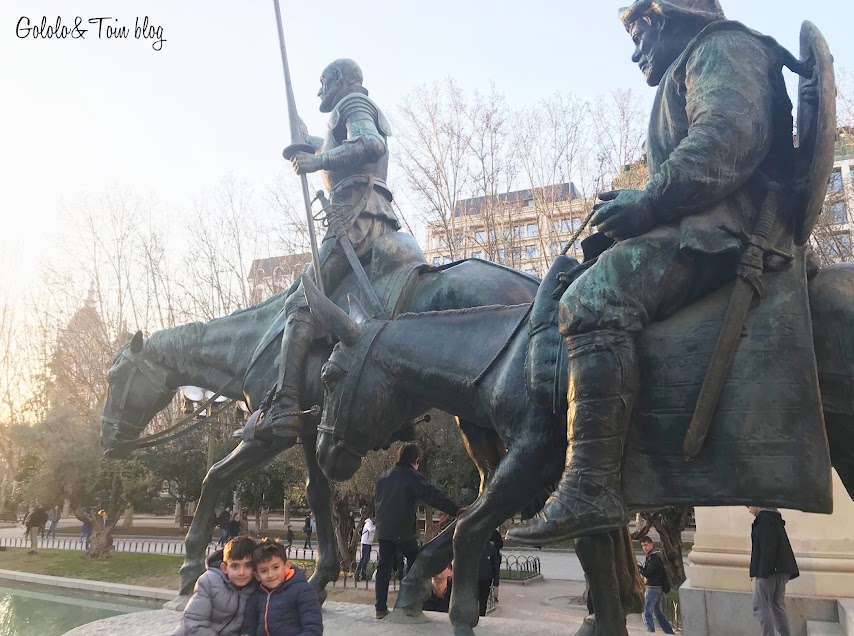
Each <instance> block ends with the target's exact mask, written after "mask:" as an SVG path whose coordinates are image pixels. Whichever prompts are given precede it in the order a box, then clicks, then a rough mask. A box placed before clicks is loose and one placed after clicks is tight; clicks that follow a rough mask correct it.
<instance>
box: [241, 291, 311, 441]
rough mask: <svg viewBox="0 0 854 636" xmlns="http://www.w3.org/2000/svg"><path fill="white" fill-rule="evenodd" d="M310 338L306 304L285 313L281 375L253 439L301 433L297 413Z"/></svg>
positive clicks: (299, 419)
mask: <svg viewBox="0 0 854 636" xmlns="http://www.w3.org/2000/svg"><path fill="white" fill-rule="evenodd" d="M313 340H314V319H313V318H312V315H311V312H310V311H309V309H308V308H305V307H300V308H299V309H297V310H296V311H294V313H293V314H292V315H290V316H288V320H287V322H286V323H285V331H284V333H282V351H281V355H280V356H279V364H280V365H284V375H283V376H282V382H281V386H280V387H279V390H278V391H277V392H276V394H275V395H274V396H273V401H272V404H271V405H270V407H269V408H268V409H267V413H265V414H264V416H263V419H261V420H260V421H259V422H258V424H257V427H256V428H255V430H254V431H253V433H254V435H253V437H255V438H256V439H261V440H264V439H265V438H266V439H269V436H270V432H272V434H273V435H277V436H279V437H297V436H298V435H301V434H302V427H303V420H302V416H301V415H298V413H299V412H300V411H302V409H301V408H300V401H301V398H302V389H303V379H304V376H305V362H306V359H307V358H308V352H309V350H310V349H311V343H312V341H313ZM280 372H281V370H280Z"/></svg>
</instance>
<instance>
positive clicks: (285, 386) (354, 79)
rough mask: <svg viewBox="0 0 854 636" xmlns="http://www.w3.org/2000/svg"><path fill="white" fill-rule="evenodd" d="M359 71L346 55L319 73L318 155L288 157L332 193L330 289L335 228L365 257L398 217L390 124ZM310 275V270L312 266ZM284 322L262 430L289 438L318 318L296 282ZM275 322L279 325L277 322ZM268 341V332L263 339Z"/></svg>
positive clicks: (338, 267) (295, 428) (344, 266)
mask: <svg viewBox="0 0 854 636" xmlns="http://www.w3.org/2000/svg"><path fill="white" fill-rule="evenodd" d="M362 81H363V77H362V70H361V69H360V68H359V66H358V65H357V64H356V63H355V62H354V61H353V60H349V59H339V60H335V61H334V62H332V63H331V64H329V66H327V67H326V68H325V69H324V70H323V73H322V74H321V76H320V90H319V92H318V94H317V95H318V97H320V112H323V113H330V115H329V123H328V127H327V130H326V135H325V136H324V137H323V138H320V137H311V136H308V135H305V136H304V138H305V142H306V143H308V144H309V145H311V146H313V147H314V148H315V154H310V153H307V152H297V153H296V154H295V155H294V156H293V158H292V163H293V167H294V170H295V171H296V172H297V174H305V173H311V172H317V171H321V172H322V175H323V182H324V185H325V186H326V189H327V190H328V192H329V194H330V201H331V204H330V206H329V207H328V208H327V210H326V213H327V219H326V220H327V223H328V224H329V231H328V232H327V234H326V236H325V237H324V239H323V242H322V243H321V245H320V249H319V261H320V270H321V271H320V275H321V277H322V281H323V286H324V289H325V290H326V293H327V294H330V293H332V292H333V291H334V290H335V288H336V287H337V286H338V285H339V284H340V282H341V280H342V279H343V278H344V277H345V276H346V275H347V274H348V273H349V272H350V270H351V265H350V263H349V262H348V260H347V258H346V256H345V253H344V250H343V249H342V247H341V244H340V242H339V241H338V240H337V239H336V237H335V233H334V231H333V228H334V227H336V225H337V227H338V229H339V230H343V231H345V232H346V236H347V238H349V241H350V243H351V244H352V246H353V249H354V251H355V253H356V255H357V256H358V257H359V258H363V257H365V256H366V255H368V254H369V253H370V251H371V246H372V245H373V242H374V240H376V239H377V238H378V237H380V236H382V235H383V234H387V233H389V232H395V231H397V230H398V229H399V228H400V223H399V222H398V220H397V218H396V217H395V215H394V211H393V210H392V206H391V200H392V194H391V190H390V189H389V187H388V185H387V184H386V178H387V175H388V145H387V143H386V141H387V139H388V137H389V136H390V135H391V127H390V126H389V123H388V121H387V120H386V118H385V116H384V115H383V113H382V111H381V110H380V109H379V107H378V106H377V105H376V104H375V103H374V101H373V100H372V99H371V98H370V97H368V91H367V90H366V89H365V88H364V87H363V86H362ZM311 275H312V276H313V275H314V274H313V268H312V270H311ZM285 316H286V322H285V328H284V335H283V337H282V350H281V355H280V359H279V364H280V365H283V368H282V369H281V372H282V373H281V383H280V386H279V387H278V391H277V392H276V394H275V396H274V397H273V403H272V406H271V407H270V408H269V410H268V412H267V414H266V416H265V417H264V419H263V421H262V422H261V425H260V427H259V428H260V429H261V430H262V431H264V430H266V431H268V432H269V430H270V429H272V432H273V433H274V434H275V435H279V436H284V437H292V436H296V435H299V433H300V432H301V431H302V421H301V417H300V416H299V415H295V414H294V413H298V412H299V411H300V410H301V409H300V406H299V403H300V394H301V392H302V378H303V376H304V372H303V367H304V365H305V361H306V357H307V356H308V351H309V348H310V346H311V342H312V340H313V339H314V337H315V323H314V320H313V318H312V315H311V312H310V311H309V309H308V305H307V303H306V300H305V293H304V292H303V290H302V286H300V287H299V288H298V289H296V291H295V292H294V293H292V294H291V295H290V296H289V297H288V300H287V301H286V303H285ZM273 328H274V329H275V328H280V327H278V326H277V325H274V326H273ZM263 341H266V338H265V339H264V340H263Z"/></svg>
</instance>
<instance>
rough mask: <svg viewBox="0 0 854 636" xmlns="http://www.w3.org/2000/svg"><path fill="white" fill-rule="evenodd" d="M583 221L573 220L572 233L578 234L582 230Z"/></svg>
mask: <svg viewBox="0 0 854 636" xmlns="http://www.w3.org/2000/svg"><path fill="white" fill-rule="evenodd" d="M581 223H582V221H581V219H572V231H573V232H578V230H580V229H581Z"/></svg>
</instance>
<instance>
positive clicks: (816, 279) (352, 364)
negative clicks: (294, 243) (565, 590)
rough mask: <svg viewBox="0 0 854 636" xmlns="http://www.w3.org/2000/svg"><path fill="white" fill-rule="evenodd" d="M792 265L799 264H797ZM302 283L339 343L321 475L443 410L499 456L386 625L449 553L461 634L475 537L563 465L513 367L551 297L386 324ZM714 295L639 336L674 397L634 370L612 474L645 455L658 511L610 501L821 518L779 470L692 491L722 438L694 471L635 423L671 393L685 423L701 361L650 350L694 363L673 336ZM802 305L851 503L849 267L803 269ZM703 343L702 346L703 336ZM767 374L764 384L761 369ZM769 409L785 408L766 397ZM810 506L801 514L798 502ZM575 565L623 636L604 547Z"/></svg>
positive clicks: (524, 375) (610, 630) (819, 493)
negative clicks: (628, 422) (632, 401)
mask: <svg viewBox="0 0 854 636" xmlns="http://www.w3.org/2000/svg"><path fill="white" fill-rule="evenodd" d="M800 264H801V266H803V261H800ZM773 276H778V274H769V275H768V278H769V279H771V278H772V277H773ZM789 278H790V279H792V278H796V277H789ZM548 279H549V276H547V277H546V281H544V286H546V289H544V291H550V290H548V289H547V287H548ZM804 279H805V277H804ZM770 284H778V283H777V281H775V282H774V283H770ZM304 285H305V287H306V294H307V295H308V300H309V305H310V306H311V309H312V311H313V312H314V313H315V314H316V315H317V316H318V319H319V320H320V321H321V322H322V324H324V325H326V326H327V328H328V329H329V330H330V331H331V332H332V333H333V334H335V335H336V336H337V337H338V338H339V340H340V342H339V343H338V344H337V345H336V346H335V348H334V350H333V352H332V355H331V356H330V358H329V362H328V363H327V364H326V365H325V366H324V367H323V371H322V375H321V379H322V381H323V384H324V388H325V391H326V399H325V404H324V410H323V415H322V420H321V424H320V425H319V426H318V431H319V438H318V446H317V450H318V453H317V460H318V462H319V464H320V466H321V468H322V469H323V472H324V473H325V474H326V475H327V477H329V478H331V479H335V480H345V479H348V478H349V477H351V476H352V475H353V473H354V472H355V471H356V469H357V468H358V466H359V462H360V461H361V458H362V457H364V455H365V454H366V453H367V452H368V451H369V450H370V449H371V448H372V447H375V446H378V445H383V444H386V443H388V440H390V439H391V438H392V436H393V435H394V434H395V432H396V431H397V430H398V429H399V428H400V427H401V425H402V423H403V422H406V421H410V420H411V419H413V418H415V417H417V416H419V415H420V414H422V413H424V412H426V411H427V410H428V409H431V408H438V409H441V410H445V411H448V412H451V413H456V414H458V415H459V416H460V417H461V418H464V419H465V420H467V421H468V422H470V423H472V424H473V425H474V426H476V427H480V428H481V429H483V430H484V431H488V432H490V433H493V434H495V435H497V436H498V437H500V439H501V440H503V443H504V444H506V448H507V453H506V455H505V456H504V457H503V458H502V459H501V460H500V462H499V463H498V465H497V466H494V467H490V470H491V472H492V474H491V477H490V479H489V481H488V483H487V484H486V487H485V489H484V490H483V492H482V493H481V495H480V497H479V498H478V499H477V501H476V502H475V503H474V504H472V505H471V506H470V507H469V509H468V512H467V514H466V515H465V516H464V517H462V518H461V519H458V520H457V521H456V522H455V523H454V524H452V526H451V527H449V529H447V530H446V531H445V532H443V533H442V534H440V535H439V536H438V537H437V538H436V540H434V541H433V542H431V543H430V544H429V545H428V546H426V547H425V549H424V550H423V552H422V553H421V554H420V555H419V558H418V559H417V560H416V562H415V564H414V566H413V568H412V570H411V571H410V573H409V575H407V577H406V578H405V579H404V581H403V583H402V587H401V590H400V593H399V595H398V600H397V603H396V606H395V611H394V612H393V613H392V617H394V616H395V614H404V615H410V616H411V615H417V614H418V613H420V607H421V604H422V602H423V601H424V600H425V598H426V596H427V595H429V584H427V583H425V581H429V577H430V576H431V575H434V574H436V573H438V572H439V571H441V570H442V568H444V567H445V566H446V565H447V563H448V562H449V561H451V558H452V556H453V560H454V589H453V592H452V603H451V612H450V618H451V622H452V623H453V624H454V626H455V630H456V631H455V633H457V634H469V635H470V634H472V633H473V631H472V628H473V627H474V626H475V625H477V622H478V605H477V568H478V555H479V554H481V552H482V550H483V547H484V546H485V544H486V542H487V540H488V537H489V535H490V532H491V531H492V529H494V528H496V527H497V526H499V525H500V524H501V523H503V522H504V521H505V520H506V519H508V518H511V517H512V516H513V515H514V514H516V513H517V512H518V511H519V510H520V509H521V508H522V507H523V506H524V505H525V504H526V502H527V501H528V499H529V497H530V496H531V493H532V492H537V491H539V490H540V489H543V488H546V487H547V486H548V485H549V484H551V483H553V482H554V481H555V480H556V479H557V478H558V477H559V476H560V474H561V471H562V469H563V466H564V460H565V451H566V424H565V414H564V413H565V395H564V396H563V397H562V398H560V397H558V398H557V399H558V402H560V400H561V399H562V400H563V404H564V406H563V408H564V413H561V412H560V408H558V409H554V408H552V407H551V405H550V404H549V403H548V400H536V399H532V398H531V397H530V396H531V391H530V388H529V387H530V378H529V372H530V365H531V360H530V358H529V357H528V356H529V348H530V344H531V340H532V337H534V336H532V330H531V329H530V327H531V317H532V316H533V315H536V314H538V313H541V312H539V311H538V308H537V306H536V304H537V303H539V302H545V303H548V302H552V303H554V302H555V301H554V300H551V301H550V300H547V299H548V298H551V297H552V295H551V294H550V293H543V294H539V295H538V297H537V303H535V306H534V307H533V308H532V306H531V305H530V304H521V305H513V306H491V307H477V308H470V309H455V310H450V311H435V312H426V313H409V314H402V315H399V316H398V317H397V318H396V319H394V320H390V321H382V320H376V319H373V318H370V317H369V316H368V315H367V314H366V312H365V311H364V309H362V306H361V304H360V303H359V301H358V300H357V299H352V300H351V303H350V312H349V315H348V314H347V313H345V312H344V311H342V310H341V308H340V307H339V304H336V303H331V302H330V301H329V300H328V299H326V298H325V297H324V296H323V295H322V294H320V292H319V291H318V290H317V288H316V287H314V286H313V285H311V281H310V280H306V279H304ZM729 289H730V288H729V287H727V286H725V287H723V288H721V289H720V290H719V291H718V292H717V293H715V294H713V295H712V296H711V297H709V298H707V299H703V300H701V301H698V302H697V303H696V304H695V305H694V306H691V307H689V308H688V309H686V310H685V312H683V314H686V315H683V314H677V315H676V316H674V317H673V318H671V319H668V320H667V321H664V322H662V323H657V324H656V325H653V326H652V327H651V328H649V329H648V330H647V332H646V333H645V334H644V335H643V336H642V337H641V339H640V343H639V350H640V351H641V368H642V369H645V370H648V369H656V368H657V369H658V370H660V369H661V368H663V367H667V365H668V364H670V363H671V362H674V360H675V366H674V367H673V369H672V372H671V374H670V379H671V380H672V381H673V382H674V383H677V384H678V386H679V390H678V391H676V392H670V393H666V392H662V391H661V390H660V389H661V386H660V385H661V383H662V380H657V381H650V378H649V376H647V374H646V373H644V374H642V377H644V378H645V385H646V386H647V387H648V388H649V389H650V390H647V391H644V389H643V388H642V389H641V393H642V395H641V398H640V401H639V409H637V410H638V411H640V413H639V414H638V415H637V417H640V418H641V419H643V420H644V424H641V425H640V426H643V429H642V430H643V431H644V435H645V436H646V438H640V437H635V438H632V439H630V440H629V443H628V445H627V450H626V455H625V459H624V462H625V463H626V464H629V465H631V464H632V462H638V461H641V459H643V458H648V457H653V458H656V459H658V460H659V461H660V465H661V466H662V469H661V471H659V472H658V473H650V479H649V480H646V481H649V482H650V483H652V484H667V487H666V488H664V487H662V488H655V489H654V493H655V495H656V496H657V497H658V498H659V501H651V500H649V499H648V498H646V497H645V495H644V494H643V492H641V491H640V490H639V489H638V488H637V487H636V486H634V485H632V483H631V480H630V479H628V480H624V482H623V488H624V490H625V495H626V500H627V501H628V502H629V505H630V507H631V508H632V509H635V510H638V509H647V508H650V507H656V506H657V507H661V506H663V505H668V504H681V505H686V504H688V505H691V504H693V503H696V504H697V505H735V504H742V503H749V502H750V501H755V500H754V499H752V498H753V497H754V496H756V495H755V494H754V493H755V492H756V489H757V488H759V489H760V490H762V489H764V491H763V492H762V493H760V497H765V498H769V499H771V500H773V501H778V502H784V503H788V504H789V505H790V506H792V505H793V504H794V505H793V506H792V507H797V508H800V509H802V510H816V511H826V510H824V509H823V506H824V505H825V503H826V501H825V498H826V496H827V493H826V492H825V491H824V490H822V488H823V483H822V481H821V479H818V478H816V479H810V478H807V476H806V475H805V474H804V473H805V471H793V470H791V466H790V470H789V473H790V475H789V476H788V477H781V476H780V474H779V473H778V472H776V471H775V472H774V473H773V480H770V481H771V482H776V483H768V482H769V480H768V479H766V480H765V483H763V484H757V483H753V482H751V483H743V482H744V481H745V480H739V479H738V478H737V475H736V474H735V472H734V471H733V472H725V473H724V474H723V476H722V481H721V483H717V482H716V483H715V484H713V485H715V487H716V489H714V490H712V491H711V492H710V494H708V495H706V496H705V497H702V496H700V491H699V490H698V485H699V486H703V487H708V486H709V483H710V482H709V479H707V478H705V477H704V476H703V475H704V474H705V473H707V472H708V469H709V466H710V465H714V463H715V462H719V461H725V460H726V457H727V455H726V452H725V450H726V447H727V444H729V443H730V441H731V440H729V439H727V431H726V430H723V431H721V432H720V433H719V434H718V435H717V436H716V435H715V434H712V435H710V436H709V439H708V440H707V442H706V443H707V452H706V453H705V454H704V456H701V458H700V460H698V462H699V463H696V464H694V463H688V462H685V461H684V460H683V459H682V448H681V436H680V435H678V434H676V435H673V433H674V429H673V428H671V427H673V426H675V424H674V423H673V420H672V418H671V419H669V420H668V419H663V420H661V421H664V422H665V430H664V431H663V432H662V431H661V430H657V429H655V427H654V426H653V425H651V424H650V422H651V421H653V420H655V417H654V416H655V415H656V414H658V415H660V414H661V413H662V412H663V411H671V409H670V407H671V406H672V405H670V404H667V403H666V402H667V400H668V399H670V398H673V397H674V396H676V398H677V399H678V400H679V401H680V402H682V403H684V404H683V406H682V407H681V408H682V411H681V412H680V413H679V414H680V415H681V421H680V422H679V426H681V433H682V434H683V435H684V432H685V428H686V427H687V421H688V420H689V419H690V407H687V410H686V406H685V405H689V404H693V400H695V399H696V395H697V393H698V392H699V385H700V383H701V382H702V379H703V371H704V365H703V363H702V360H701V361H700V363H699V364H696V365H689V366H688V367H686V366H684V365H682V364H681V363H680V362H679V360H680V359H679V358H678V357H673V358H668V359H663V357H667V356H670V354H672V353H673V349H672V348H671V349H667V350H665V351H663V352H662V350H661V348H660V347H657V346H656V345H657V343H659V342H661V341H668V340H671V341H673V342H676V343H677V344H676V346H682V347H683V351H682V353H683V356H682V357H683V358H690V357H691V356H695V355H698V351H700V357H701V358H703V354H702V350H703V347H700V346H699V345H698V342H699V343H701V344H702V343H706V345H707V346H706V347H705V354H704V355H705V356H706V357H705V358H704V359H705V360H706V362H707V360H708V355H710V350H711V346H710V345H709V344H708V341H709V340H710V338H709V335H708V334H704V333H703V330H697V329H693V330H691V329H688V327H687V325H691V324H696V318H697V314H700V315H709V312H710V307H711V306H718V307H719V308H720V306H721V305H723V306H724V307H725V299H726V294H727V293H728V291H729ZM783 296H784V297H785V298H791V296H788V295H786V294H783ZM544 298H545V299H546V300H543V299H544ZM809 300H810V307H811V311H810V310H808V309H805V313H807V318H809V317H810V314H811V318H812V328H813V334H814V341H815V351H816V355H817V366H818V377H819V382H820V386H821V395H822V407H823V410H824V421H825V427H826V435H827V439H828V440H829V442H830V458H831V462H832V465H833V467H834V468H836V470H837V471H838V473H839V475H840V477H841V478H842V481H843V483H844V484H845V487H846V489H847V490H848V492H849V494H852V495H854V450H852V449H854V445H852V442H854V404H852V402H851V400H850V390H849V387H850V386H852V384H851V383H852V382H854V336H852V334H854V265H852V264H841V265H835V266H831V267H827V268H824V269H821V270H819V271H818V273H817V274H815V275H814V276H813V277H812V279H811V281H810V282H809ZM779 310H780V307H779V306H773V307H772V306H771V305H769V306H768V308H767V311H766V314H768V313H773V312H774V311H779ZM722 311H723V309H722V308H720V311H719V313H718V314H713V315H712V317H710V318H709V320H710V321H714V320H715V319H718V320H719V318H720V315H721V314H722ZM758 313H760V312H757V313H756V314H754V316H752V317H751V320H750V321H749V323H748V329H749V330H750V331H751V333H754V332H756V333H758V334H759V337H758V339H759V340H760V341H761V340H762V337H761V336H762V335H763V332H762V329H761V327H763V325H762V319H763V317H762V316H761V315H758ZM766 317H767V316H766ZM554 331H555V333H556V328H555V329H554ZM558 337H559V334H558ZM692 338H693V340H692ZM748 340H749V339H748ZM711 341H712V342H711V344H713V343H714V333H712V337H711ZM766 344H767V343H766ZM561 366H562V369H559V370H558V372H557V374H556V376H557V380H555V381H554V382H553V384H554V386H555V387H556V388H555V391H554V393H558V392H559V387H560V386H561V383H562V386H564V387H565V386H566V368H565V365H558V367H561ZM692 367H695V368H693V370H692ZM768 373H773V369H769V370H768ZM742 381H743V379H742V378H732V379H731V382H732V383H733V384H734V385H737V384H738V383H739V382H742ZM656 382H657V384H656ZM733 388H735V389H737V388H738V387H737V386H733V387H727V388H725V390H724V394H725V395H726V394H727V391H731V390H732V389H733ZM668 396H669V397H668ZM769 398H770V399H772V400H774V399H776V400H779V401H781V402H785V398H780V397H779V396H769ZM663 407H666V408H663ZM671 414H672V413H671ZM721 419H724V420H725V419H726V417H725V416H724V417H723V418H717V419H716V420H715V422H714V423H713V427H719V426H720V427H721V428H722V429H726V427H725V426H724V425H722V424H721V423H720V422H719V421H718V420H721ZM635 428H636V429H638V428H640V427H635ZM730 429H731V427H730ZM713 430H716V429H714V428H713ZM820 433H821V435H822V439H821V443H822V444H825V442H824V437H823V436H824V434H825V431H821V432H820ZM676 438H678V439H676ZM674 439H675V441H674ZM786 441H787V442H790V443H791V444H794V445H796V446H801V445H803V448H806V442H809V441H810V440H804V439H802V438H799V437H798V436H795V437H794V438H793V439H790V440H786ZM784 446H785V444H784V443H782V442H781V444H780V449H782V451H781V455H784V456H787V457H788V458H789V460H790V461H791V458H792V456H791V455H790V454H789V455H787V452H789V453H790V452H791V450H792V449H791V448H790V447H788V446H785V448H784ZM722 448H723V449H724V450H723V452H722ZM825 448H826V446H825ZM778 450H779V449H778ZM794 457H799V456H798V455H797V454H795V455H794ZM808 459H809V458H808ZM624 474H631V473H629V472H628V471H626V472H624ZM645 474H646V473H645ZM828 476H829V467H828ZM778 477H780V479H778ZM793 484H794V485H793ZM790 488H794V491H795V494H792V493H790V492H789V489H790ZM811 495H812V496H813V497H815V501H814V502H813V501H810V496H811ZM793 498H794V499H793ZM762 501H765V499H764V498H763V499H762ZM578 553H579V558H580V559H581V562H582V565H583V567H584V570H585V573H586V574H587V576H588V578H589V581H590V586H591V588H590V589H591V593H592V594H593V598H594V599H595V601H594V602H595V603H596V618H597V627H596V629H597V633H607V634H625V633H626V631H625V630H626V628H625V622H624V620H623V614H622V608H621V607H619V602H618V600H616V598H615V597H616V588H615V584H614V581H613V574H612V573H613V563H612V561H613V548H612V547H611V541H610V539H609V538H608V535H607V534H599V535H593V536H590V537H586V538H584V539H583V540H579V549H578ZM609 617H610V618H609ZM608 620H610V621H611V622H610V623H608V622H607V621H608ZM600 630H601V631H600Z"/></svg>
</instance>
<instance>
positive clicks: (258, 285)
mask: <svg viewBox="0 0 854 636" xmlns="http://www.w3.org/2000/svg"><path fill="white" fill-rule="evenodd" d="M310 264H311V253H309V252H306V253H303V254H291V255H288V256H272V257H270V258H257V259H255V260H254V261H252V266H251V267H250V268H249V276H248V279H249V294H250V298H251V301H252V304H253V305H255V304H258V303H260V302H261V301H262V300H264V299H265V298H269V297H270V296H273V295H275V294H278V293H280V292H283V291H285V290H286V289H288V288H289V287H290V286H291V284H293V282H294V281H295V280H296V279H297V277H298V276H299V275H300V274H302V273H303V271H304V270H305V268H306V267H308V266H309V265H310Z"/></svg>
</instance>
